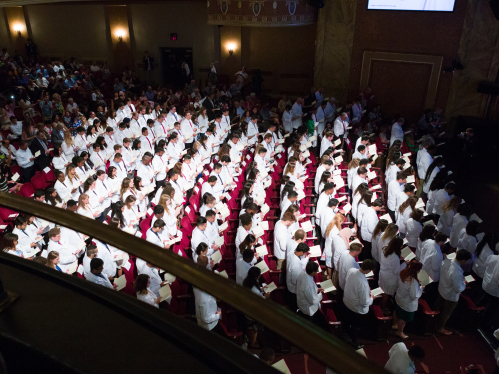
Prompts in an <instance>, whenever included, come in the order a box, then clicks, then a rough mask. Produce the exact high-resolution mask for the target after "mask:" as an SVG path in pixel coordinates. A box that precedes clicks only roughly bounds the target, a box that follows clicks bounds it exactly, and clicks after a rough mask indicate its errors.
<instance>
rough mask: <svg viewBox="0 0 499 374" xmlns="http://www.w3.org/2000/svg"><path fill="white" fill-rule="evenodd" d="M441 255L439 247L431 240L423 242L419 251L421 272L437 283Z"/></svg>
mask: <svg viewBox="0 0 499 374" xmlns="http://www.w3.org/2000/svg"><path fill="white" fill-rule="evenodd" d="M442 260H443V255H442V251H441V249H440V246H439V245H437V243H435V240H433V239H427V240H425V241H424V242H423V247H422V251H421V260H420V261H421V263H422V264H423V270H425V271H426V272H427V273H428V275H429V276H430V277H431V279H433V281H434V282H438V281H439V279H440V266H441V264H442Z"/></svg>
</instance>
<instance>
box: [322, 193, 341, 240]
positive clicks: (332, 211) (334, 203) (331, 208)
mask: <svg viewBox="0 0 499 374" xmlns="http://www.w3.org/2000/svg"><path fill="white" fill-rule="evenodd" d="M338 204H339V202H338V200H337V199H334V198H333V199H329V201H328V202H327V206H326V207H325V208H324V209H322V210H321V214H320V215H319V222H320V230H321V233H323V232H326V229H327V226H328V225H329V223H330V222H331V221H332V220H333V218H334V216H335V215H336V213H338V212H339V213H341V212H340V211H339V210H338ZM316 224H317V221H316ZM320 244H321V246H324V244H325V238H323V240H322V242H321V243H320Z"/></svg>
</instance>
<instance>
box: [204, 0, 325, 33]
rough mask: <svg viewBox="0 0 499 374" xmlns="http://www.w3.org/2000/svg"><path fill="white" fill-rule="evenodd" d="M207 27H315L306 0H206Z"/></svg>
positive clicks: (314, 14)
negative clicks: (311, 25) (209, 25)
mask: <svg viewBox="0 0 499 374" xmlns="http://www.w3.org/2000/svg"><path fill="white" fill-rule="evenodd" d="M207 7H208V24H211V25H227V26H250V27H251V26H256V27H287V26H303V25H310V24H313V23H315V19H316V10H315V8H313V7H312V6H310V5H309V4H308V2H307V1H306V0H207Z"/></svg>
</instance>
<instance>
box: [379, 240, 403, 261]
mask: <svg viewBox="0 0 499 374" xmlns="http://www.w3.org/2000/svg"><path fill="white" fill-rule="evenodd" d="M403 245H404V241H403V240H402V239H401V238H393V239H392V240H391V241H390V242H389V243H388V245H387V246H386V247H384V248H383V254H384V255H385V257H388V256H390V255H391V254H392V253H395V254H396V255H397V256H399V257H400V254H401V250H402V247H403Z"/></svg>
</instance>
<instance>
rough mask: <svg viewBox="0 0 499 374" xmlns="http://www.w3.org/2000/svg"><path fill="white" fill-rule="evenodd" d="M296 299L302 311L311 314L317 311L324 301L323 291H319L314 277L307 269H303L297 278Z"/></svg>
mask: <svg viewBox="0 0 499 374" xmlns="http://www.w3.org/2000/svg"><path fill="white" fill-rule="evenodd" d="M296 299H297V302H298V308H299V309H300V311H301V312H302V313H304V314H306V315H309V316H313V315H314V314H315V312H317V310H318V309H319V305H320V302H321V301H322V293H317V285H316V284H315V281H314V278H313V277H311V276H310V275H308V274H307V272H306V271H303V272H302V273H301V274H300V275H299V276H298V278H297V280H296Z"/></svg>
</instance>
